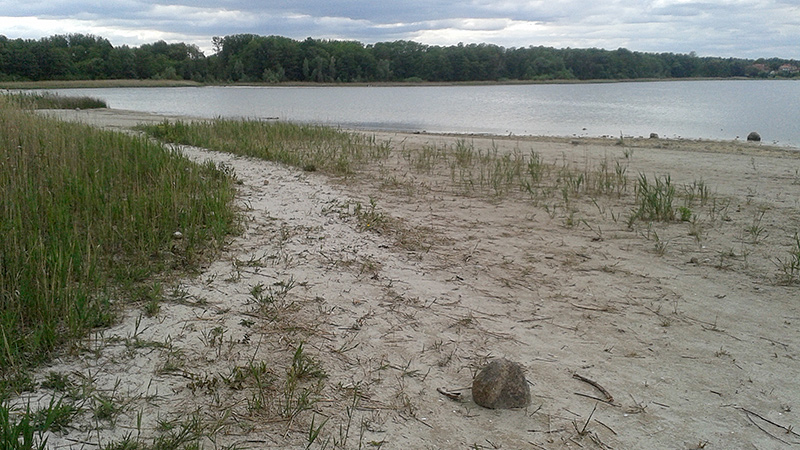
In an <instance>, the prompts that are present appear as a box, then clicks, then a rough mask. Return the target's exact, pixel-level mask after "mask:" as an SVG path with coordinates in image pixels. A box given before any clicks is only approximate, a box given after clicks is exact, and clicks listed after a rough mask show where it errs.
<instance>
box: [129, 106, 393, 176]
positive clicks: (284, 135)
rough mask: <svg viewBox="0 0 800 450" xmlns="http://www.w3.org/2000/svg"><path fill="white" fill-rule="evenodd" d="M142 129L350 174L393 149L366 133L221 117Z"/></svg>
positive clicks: (192, 142) (160, 135)
mask: <svg viewBox="0 0 800 450" xmlns="http://www.w3.org/2000/svg"><path fill="white" fill-rule="evenodd" d="M143 128H144V130H145V131H147V132H148V133H150V134H151V135H152V136H154V137H156V138H158V139H161V140H164V141H167V142H172V143H177V144H187V145H194V146H198V147H204V148H208V149H211V150H216V151H221V152H228V153H233V154H236V155H244V156H253V157H256V158H261V159H264V160H267V161H275V162H280V163H284V164H288V165H290V166H294V167H299V168H301V169H303V170H305V171H309V172H313V171H316V170H320V171H323V172H326V173H330V174H334V175H348V174H351V173H353V171H354V170H355V168H356V167H357V166H359V165H362V164H365V163H367V162H369V161H373V160H377V159H381V158H385V157H386V156H387V155H388V154H389V150H390V147H389V144H388V143H385V142H377V141H376V140H375V139H374V138H371V137H369V136H366V135H364V134H361V133H352V132H345V131H341V130H337V129H334V128H330V127H324V126H319V125H303V124H296V123H288V122H273V121H242V120H227V119H217V120H213V121H205V122H191V123H188V122H182V121H177V122H172V123H170V122H163V123H161V124H157V125H148V126H145V127H143Z"/></svg>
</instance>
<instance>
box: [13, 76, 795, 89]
mask: <svg viewBox="0 0 800 450" xmlns="http://www.w3.org/2000/svg"><path fill="white" fill-rule="evenodd" d="M757 80H763V79H762V78H748V77H726V78H709V77H698V78H631V79H614V80H607V79H606V80H604V79H591V80H503V81H438V82H437V81H375V82H355V81H354V82H324V83H317V82H311V81H307V82H299V81H283V82H275V83H270V82H265V81H262V82H244V81H242V82H226V83H219V82H216V83H201V82H196V81H187V80H137V79H119V80H46V81H0V89H6V90H40V89H41V90H47V89H99V88H138V87H141V88H153V87H167V88H170V87H206V86H223V87H224V86H245V87H246V86H252V87H326V86H330V87H343V86H353V87H392V86H422V87H424V86H515V85H520V86H524V85H540V84H606V83H657V82H679V81H683V82H686V81H698V82H702V81H757ZM770 80H787V79H786V78H771V79H770Z"/></svg>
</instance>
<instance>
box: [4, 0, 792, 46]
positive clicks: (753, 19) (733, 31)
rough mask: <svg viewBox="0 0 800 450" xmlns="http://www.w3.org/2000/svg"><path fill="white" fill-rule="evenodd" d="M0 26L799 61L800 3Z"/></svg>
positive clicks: (226, 3)
mask: <svg viewBox="0 0 800 450" xmlns="http://www.w3.org/2000/svg"><path fill="white" fill-rule="evenodd" d="M0 24H1V25H0V34H1V35H5V36H6V37H8V38H12V39H13V38H33V39H38V38H41V37H45V36H51V35H54V34H67V33H83V34H94V35H97V36H102V37H105V38H107V39H109V40H110V41H111V43H112V44H114V45H115V46H118V45H123V44H127V45H130V46H138V45H141V44H147V43H152V42H155V41H158V40H162V39H163V40H165V41H167V42H186V43H189V44H196V45H197V46H198V47H200V48H201V49H202V50H203V51H204V52H205V53H206V54H207V55H208V54H211V37H212V36H225V35H230V34H238V33H253V34H260V35H279V36H286V37H290V38H294V39H305V38H306V37H309V36H310V37H313V38H318V39H350V40H357V41H360V42H363V43H365V44H370V43H375V42H382V41H395V40H399V39H406V40H413V41H417V42H421V43H424V44H433V45H453V44H457V43H459V42H463V43H465V44H468V43H481V42H485V43H491V44H497V45H501V46H504V47H527V46H530V45H534V46H538V45H544V46H548V47H556V48H565V47H573V48H588V47H598V48H605V49H609V50H613V49H617V48H619V47H625V48H627V49H630V50H634V51H645V52H674V53H689V52H692V51H694V52H697V54H698V55H700V56H723V57H728V56H734V57H743V58H758V57H773V56H775V57H780V58H787V59H800V0H706V1H691V0H642V1H636V0H607V1H603V0H563V1H562V0H404V1H395V0H272V1H259V0H198V1H189V0H27V1H5V0H0Z"/></svg>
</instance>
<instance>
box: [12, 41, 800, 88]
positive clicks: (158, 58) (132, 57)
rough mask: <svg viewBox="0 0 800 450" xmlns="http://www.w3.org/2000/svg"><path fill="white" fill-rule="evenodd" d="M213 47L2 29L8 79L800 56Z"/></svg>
mask: <svg viewBox="0 0 800 450" xmlns="http://www.w3.org/2000/svg"><path fill="white" fill-rule="evenodd" d="M212 45H213V48H214V54H212V55H209V56H206V55H204V54H203V53H202V52H201V51H200V49H199V48H198V47H197V46H195V45H188V44H184V43H173V44H169V43H167V42H165V41H163V40H162V41H158V42H154V43H152V44H145V45H142V46H140V47H134V48H131V47H128V46H121V47H114V46H112V45H111V43H110V42H109V41H108V40H107V39H105V38H102V37H97V36H92V35H84V34H68V35H55V36H51V37H47V38H42V39H39V40H24V39H13V40H11V39H8V38H6V37H5V36H0V80H59V79H65V80H68V79H106V78H107V79H122V78H142V79H144V78H162V79H185V80H196V81H201V82H203V81H205V82H228V81H230V82H269V83H277V82H282V81H309V82H358V81H361V82H364V81H366V82H369V81H404V80H425V81H437V82H454V81H497V80H552V79H580V80H591V79H642V78H653V79H659V78H692V77H760V78H766V77H775V76H780V77H797V76H800V73H798V71H797V70H796V69H795V68H796V67H798V66H800V63H799V62H798V61H795V60H784V59H778V58H770V59H763V58H762V59H758V60H755V61H753V60H746V59H737V58H714V57H698V56H697V55H696V54H695V53H694V52H692V53H689V54H674V53H660V54H656V53H641V52H633V51H630V50H627V49H624V48H620V49H617V50H603V49H598V48H590V49H572V48H567V49H555V48H550V47H542V46H538V47H536V46H530V47H524V48H511V49H506V48H503V47H499V46H496V45H491V44H468V45H464V44H458V45H453V46H447V47H442V46H429V45H424V44H420V43H418V42H413V41H403V40H401V41H394V42H379V43H376V44H372V45H366V46H365V45H363V44H361V43H360V42H356V41H336V40H319V39H313V38H307V39H305V40H302V41H297V40H294V39H290V38H286V37H281V36H258V35H255V34H236V35H231V36H224V37H219V36H215V37H214V38H213V39H212Z"/></svg>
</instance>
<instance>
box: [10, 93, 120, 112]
mask: <svg viewBox="0 0 800 450" xmlns="http://www.w3.org/2000/svg"><path fill="white" fill-rule="evenodd" d="M9 98H11V99H12V100H13V101H15V102H17V103H18V104H19V105H20V106H21V107H23V108H28V109H96V108H108V104H107V103H106V102H105V100H100V99H97V98H93V97H62V96H60V95H58V94H51V93H21V94H10V95H9Z"/></svg>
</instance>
